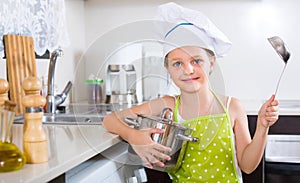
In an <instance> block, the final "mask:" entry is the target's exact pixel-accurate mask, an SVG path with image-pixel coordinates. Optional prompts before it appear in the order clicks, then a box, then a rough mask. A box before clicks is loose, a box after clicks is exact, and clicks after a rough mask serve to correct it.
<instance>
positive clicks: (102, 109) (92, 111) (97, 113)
mask: <svg viewBox="0 0 300 183" xmlns="http://www.w3.org/2000/svg"><path fill="white" fill-rule="evenodd" d="M128 107H129V106H128V105H119V104H100V105H99V104H98V105H91V104H71V105H69V106H67V107H66V113H58V114H54V115H52V114H49V113H45V114H44V117H43V119H42V122H43V123H44V124H61V125H101V124H102V121H103V118H104V116H105V115H106V114H108V113H111V112H113V111H120V110H122V109H125V108H128ZM14 123H19V124H20V123H24V118H23V116H16V117H15V121H14Z"/></svg>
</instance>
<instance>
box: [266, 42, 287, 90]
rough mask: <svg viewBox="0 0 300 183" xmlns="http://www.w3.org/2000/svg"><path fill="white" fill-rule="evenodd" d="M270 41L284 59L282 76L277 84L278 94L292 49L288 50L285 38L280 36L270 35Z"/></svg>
mask: <svg viewBox="0 0 300 183" xmlns="http://www.w3.org/2000/svg"><path fill="white" fill-rule="evenodd" d="M268 41H269V42H270V44H271V45H272V47H273V48H274V49H275V51H276V52H277V53H278V55H279V56H280V58H281V59H282V60H283V61H284V68H283V70H282V72H281V74H280V77H279V80H278V83H277V86H276V90H275V95H276V93H277V90H278V87H279V83H280V81H281V77H282V75H283V73H284V71H285V68H286V66H287V62H288V60H289V58H290V56H291V54H290V51H289V50H288V48H287V46H286V45H285V43H284V42H283V40H282V39H281V38H280V37H278V36H274V37H270V38H268Z"/></svg>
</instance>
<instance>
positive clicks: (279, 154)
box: [265, 135, 300, 163]
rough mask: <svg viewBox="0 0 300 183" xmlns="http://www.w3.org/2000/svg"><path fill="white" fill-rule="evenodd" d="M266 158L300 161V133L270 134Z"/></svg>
mask: <svg viewBox="0 0 300 183" xmlns="http://www.w3.org/2000/svg"><path fill="white" fill-rule="evenodd" d="M265 160H266V162H282V163H300V135H268V139H267V145H266V151H265Z"/></svg>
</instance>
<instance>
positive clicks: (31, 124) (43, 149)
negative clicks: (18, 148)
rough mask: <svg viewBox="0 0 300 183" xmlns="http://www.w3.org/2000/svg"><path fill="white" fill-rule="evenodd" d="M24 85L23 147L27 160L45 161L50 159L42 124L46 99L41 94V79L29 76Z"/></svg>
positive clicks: (29, 161) (31, 161) (28, 161)
mask: <svg viewBox="0 0 300 183" xmlns="http://www.w3.org/2000/svg"><path fill="white" fill-rule="evenodd" d="M22 87H23V89H24V91H25V96H24V97H23V99H22V104H23V106H24V107H25V114H24V126H23V128H24V129H23V130H24V134H23V149H24V155H25V157H26V162H27V163H33V164H34V163H44V162H47V161H48V139H47V135H46V132H45V130H44V128H43V124H42V117H43V115H44V113H43V106H44V105H45V104H46V99H45V97H43V96H41V95H40V90H41V87H42V85H41V81H40V80H39V79H38V78H36V77H28V78H26V79H24V81H23V83H22Z"/></svg>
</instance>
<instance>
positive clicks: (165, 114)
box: [160, 107, 173, 120]
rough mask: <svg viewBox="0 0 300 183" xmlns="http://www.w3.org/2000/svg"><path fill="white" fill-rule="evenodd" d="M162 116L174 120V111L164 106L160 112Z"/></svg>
mask: <svg viewBox="0 0 300 183" xmlns="http://www.w3.org/2000/svg"><path fill="white" fill-rule="evenodd" d="M160 118H162V119H168V120H173V111H172V109H171V108H169V107H166V108H164V109H163V110H162V111H161V113H160Z"/></svg>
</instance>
